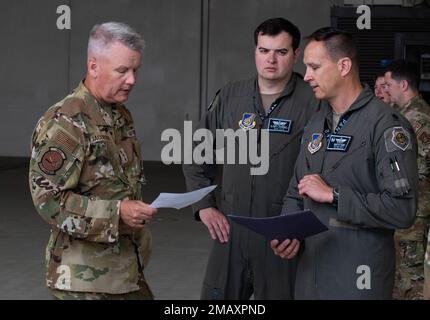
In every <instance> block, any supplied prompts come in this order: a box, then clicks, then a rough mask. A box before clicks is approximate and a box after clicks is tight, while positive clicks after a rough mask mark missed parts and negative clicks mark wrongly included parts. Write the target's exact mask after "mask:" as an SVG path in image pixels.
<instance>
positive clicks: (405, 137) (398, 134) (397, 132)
mask: <svg viewBox="0 0 430 320" xmlns="http://www.w3.org/2000/svg"><path fill="white" fill-rule="evenodd" d="M384 138H385V148H386V149H387V152H394V151H396V150H399V149H400V150H402V151H406V150H408V149H412V145H411V136H410V134H409V132H408V131H407V130H406V129H405V128H403V127H393V128H390V129H388V130H386V131H385V132H384Z"/></svg>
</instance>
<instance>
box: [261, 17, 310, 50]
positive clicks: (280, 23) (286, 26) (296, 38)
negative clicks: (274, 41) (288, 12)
mask: <svg viewBox="0 0 430 320" xmlns="http://www.w3.org/2000/svg"><path fill="white" fill-rule="evenodd" d="M283 31H285V32H287V33H288V34H289V35H290V36H291V38H293V43H292V45H293V49H294V50H296V49H297V48H298V47H299V45H300V37H301V35H300V30H299V28H297V27H296V26H295V25H294V24H293V23H291V22H290V21H288V20H286V19H284V18H271V19H267V20H266V21H263V22H262V23H261V24H260V25H259V26H258V27H257V29H255V31H254V42H255V45H257V43H258V35H259V34H260V33H261V34H263V35H265V34H266V35H269V36H277V35H278V34H280V33H281V32H283Z"/></svg>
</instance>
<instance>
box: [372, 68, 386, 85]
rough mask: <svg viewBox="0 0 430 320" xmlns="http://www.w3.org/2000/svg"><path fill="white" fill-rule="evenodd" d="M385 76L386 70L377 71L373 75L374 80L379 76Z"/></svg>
mask: <svg viewBox="0 0 430 320" xmlns="http://www.w3.org/2000/svg"><path fill="white" fill-rule="evenodd" d="M384 77H385V70H382V71H378V72H376V74H375V76H374V77H373V82H376V80H378V78H384Z"/></svg>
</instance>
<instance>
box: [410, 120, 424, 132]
mask: <svg viewBox="0 0 430 320" xmlns="http://www.w3.org/2000/svg"><path fill="white" fill-rule="evenodd" d="M411 124H412V127H413V128H414V130H415V132H417V133H418V132H419V131H420V130H421V128H423V127H424V125H425V122H424V121H423V120H415V119H412V120H411Z"/></svg>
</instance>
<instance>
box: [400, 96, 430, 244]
mask: <svg viewBox="0 0 430 320" xmlns="http://www.w3.org/2000/svg"><path fill="white" fill-rule="evenodd" d="M400 113H401V114H402V115H403V116H405V118H406V119H408V120H409V122H410V123H411V124H412V126H413V128H414V130H415V132H416V135H417V140H418V175H419V179H420V183H419V188H420V194H419V200H418V212H417V216H418V217H429V216H430V107H429V105H428V104H427V103H426V102H425V100H424V99H423V98H422V97H421V96H416V97H415V98H413V99H411V100H410V101H409V102H408V103H407V104H406V105H405V106H404V107H403V108H402V109H401V110H400ZM413 240H415V239H413Z"/></svg>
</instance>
